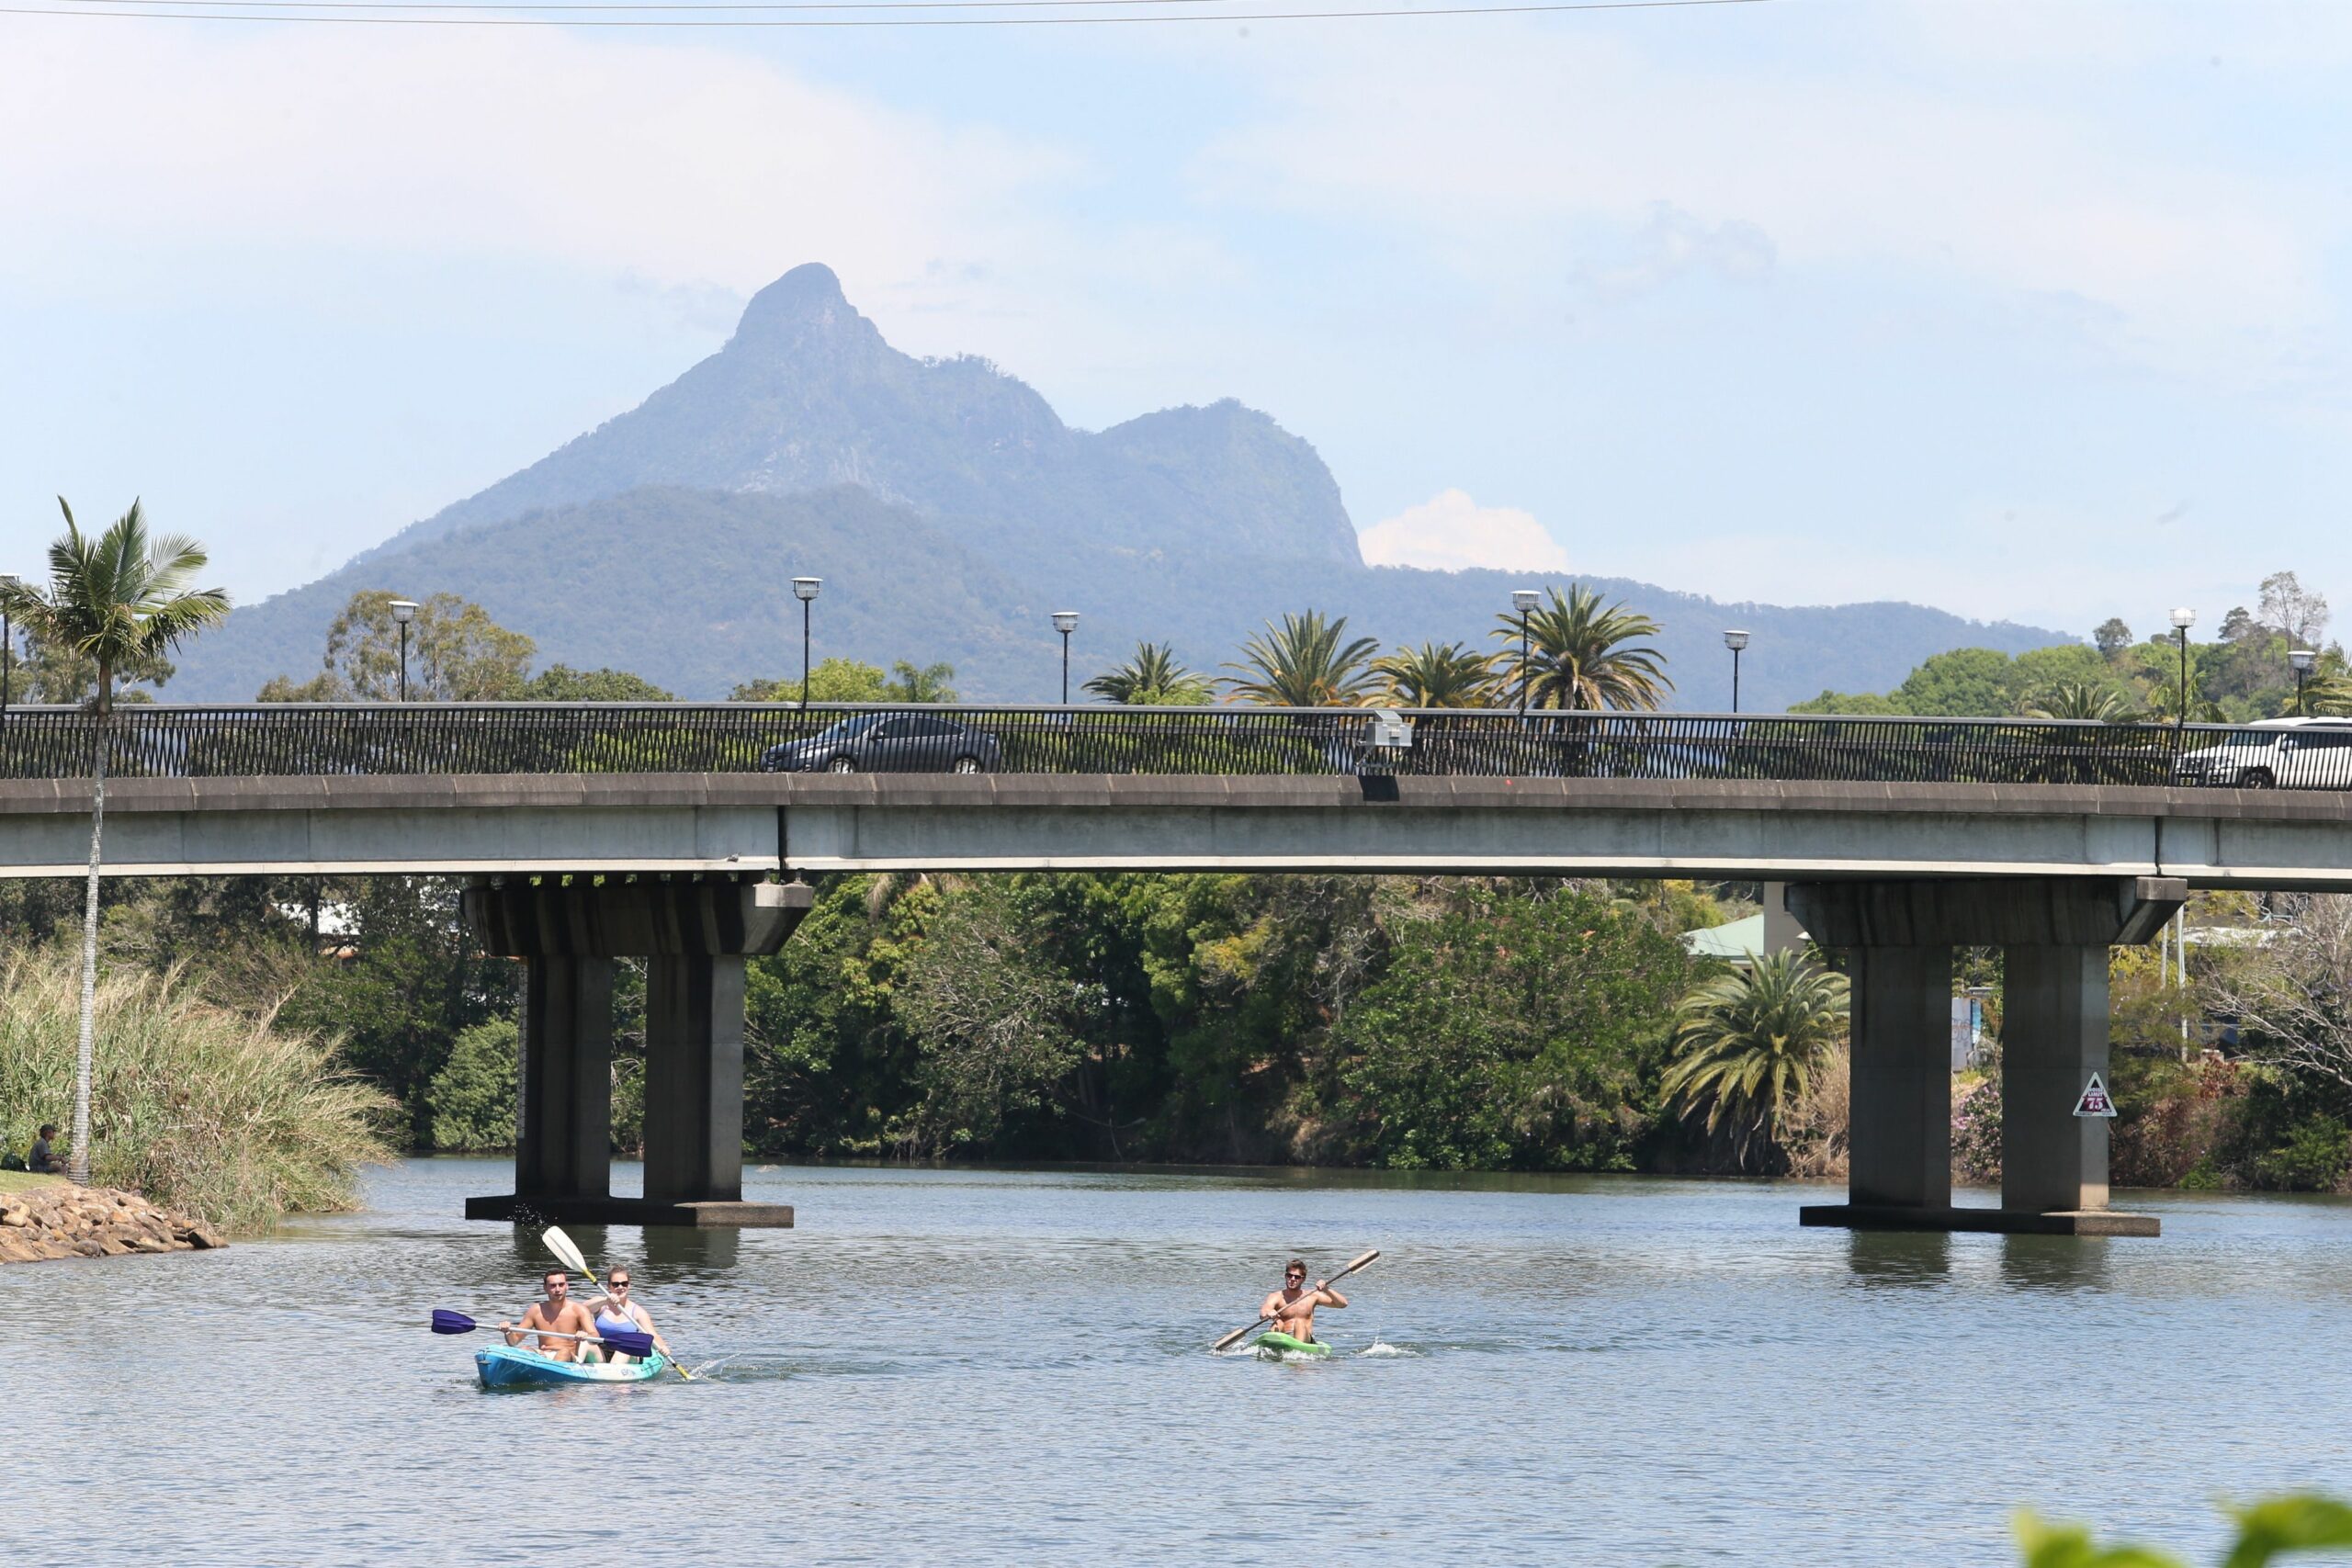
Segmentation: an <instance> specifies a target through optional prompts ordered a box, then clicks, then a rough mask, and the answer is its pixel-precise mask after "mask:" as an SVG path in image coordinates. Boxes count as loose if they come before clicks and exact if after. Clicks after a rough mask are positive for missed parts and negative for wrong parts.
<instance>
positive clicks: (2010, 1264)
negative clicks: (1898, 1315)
mask: <svg viewBox="0 0 2352 1568" xmlns="http://www.w3.org/2000/svg"><path fill="white" fill-rule="evenodd" d="M1987 1239H1989V1240H1993V1241H1995V1242H1996V1244H1997V1246H1998V1247H1999V1252H1998V1254H1997V1259H1998V1261H1997V1264H1996V1268H1997V1277H1998V1279H1999V1281H2000V1283H2001V1285H2002V1286H2003V1287H2004V1288H2005V1289H2008V1290H2013V1291H2036V1292H2045V1293H2049V1292H2077V1291H2103V1290H2106V1289H2108V1288H2109V1284H2110V1283H2111V1280H2110V1279H2109V1269H2110V1265H2111V1262H2112V1256H2111V1254H2110V1253H2109V1246H2110V1242H2109V1238H2108V1237H2106V1236H2074V1235H2003V1236H1998V1237H1993V1238H1987ZM1958 1245H1959V1246H1961V1247H1964V1248H1967V1249H1968V1251H1969V1253H1970V1254H1972V1255H1973V1256H1974V1257H1976V1258H1979V1259H1981V1258H1982V1256H1983V1255H1982V1254H1981V1253H1978V1252H1976V1251H1975V1249H1976V1247H1978V1246H1980V1245H1981V1244H1980V1243H1978V1242H1977V1241H1976V1239H1975V1238H1973V1237H1968V1238H1962V1240H1961V1241H1960V1242H1959V1243H1958ZM1954 1246H1955V1242H1954V1238H1953V1237H1952V1236H1951V1235H1947V1234H1945V1233H1943V1232H1939V1231H1854V1232H1852V1233H1850V1234H1849V1235H1848V1236H1847V1238H1846V1268H1847V1270H1848V1272H1849V1274H1850V1275H1851V1276H1852V1279H1853V1282H1854V1283H1855V1284H1856V1285H1858V1286H1860V1287H1861V1288H1863V1289H1865V1290H1885V1291H1897V1290H1920V1289H1929V1288H1933V1287H1936V1286H1939V1285H1944V1284H1948V1283H1950V1282H1951V1278H1952V1252H1953V1247H1954ZM1981 1269H1982V1263H1981V1261H1980V1262H1979V1263H1978V1264H1977V1266H1976V1269H1972V1270H1971V1272H1972V1273H1973V1274H1975V1275H1976V1276H1977V1277H1979V1278H1981V1277H1982V1276H1981Z"/></svg>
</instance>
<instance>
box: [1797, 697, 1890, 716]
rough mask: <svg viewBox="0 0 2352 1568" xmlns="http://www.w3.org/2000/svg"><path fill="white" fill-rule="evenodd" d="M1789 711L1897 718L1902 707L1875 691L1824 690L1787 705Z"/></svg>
mask: <svg viewBox="0 0 2352 1568" xmlns="http://www.w3.org/2000/svg"><path fill="white" fill-rule="evenodd" d="M1789 711H1790V712H1791V713H1818V714H1843V715H1847V716H1852V717H1858V718H1899V717H1901V716H1903V709H1902V708H1901V707H1899V706H1897V705H1896V704H1895V702H1894V698H1892V697H1888V696H1884V695H1882V694H1879V693H1877V692H1824V693H1822V694H1821V695H1819V696H1817V697H1810V698H1807V699H1806V700H1805V701H1804V702H1801V703H1791V704H1790V705H1789Z"/></svg>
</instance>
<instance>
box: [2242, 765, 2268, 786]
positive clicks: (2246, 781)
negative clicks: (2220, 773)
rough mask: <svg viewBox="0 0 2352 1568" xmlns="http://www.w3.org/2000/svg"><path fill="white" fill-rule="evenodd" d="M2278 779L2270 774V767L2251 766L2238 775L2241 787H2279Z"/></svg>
mask: <svg viewBox="0 0 2352 1568" xmlns="http://www.w3.org/2000/svg"><path fill="white" fill-rule="evenodd" d="M2238 788H2240V789H2277V788H2278V780H2277V779H2274V778H2272V777H2271V776H2270V770H2269V769H2268V768H2251V769H2248V770H2247V771H2246V772H2245V773H2240V774H2239V775H2238Z"/></svg>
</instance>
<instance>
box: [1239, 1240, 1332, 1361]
mask: <svg viewBox="0 0 2352 1568" xmlns="http://www.w3.org/2000/svg"><path fill="white" fill-rule="evenodd" d="M1347 1304H1348V1298H1347V1297H1345V1296H1343V1295H1341V1294H1340V1292H1337V1291H1335V1290H1333V1289H1331V1287H1330V1284H1329V1281H1328V1280H1316V1281H1315V1288H1314V1289H1313V1290H1311V1291H1310V1290H1308V1289H1307V1288H1306V1264H1305V1263H1304V1262H1302V1261H1300V1260H1299V1259H1298V1258H1292V1259H1291V1260H1290V1261H1289V1262H1288V1263H1287V1264H1285V1265H1283V1288H1282V1289H1281V1290H1279V1291H1276V1292H1273V1294H1272V1295H1270V1296H1268V1297H1267V1298H1266V1301H1265V1304H1264V1305H1262V1306H1261V1307H1260V1308H1259V1309H1258V1315H1259V1316H1260V1317H1262V1318H1271V1319H1272V1320H1273V1325H1274V1332H1275V1333H1277V1334H1287V1335H1289V1336H1290V1337H1292V1338H1293V1339H1295V1340H1298V1341H1299V1342H1300V1343H1302V1344H1307V1345H1312V1344H1313V1343H1314V1342H1315V1309H1316V1308H1317V1307H1319V1306H1327V1307H1343V1306H1345V1305H1347Z"/></svg>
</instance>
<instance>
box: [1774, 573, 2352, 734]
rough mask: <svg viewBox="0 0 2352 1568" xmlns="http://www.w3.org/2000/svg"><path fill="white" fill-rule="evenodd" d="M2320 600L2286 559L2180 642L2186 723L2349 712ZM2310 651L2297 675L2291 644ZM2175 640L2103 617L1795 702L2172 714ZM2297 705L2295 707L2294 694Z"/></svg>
mask: <svg viewBox="0 0 2352 1568" xmlns="http://www.w3.org/2000/svg"><path fill="white" fill-rule="evenodd" d="M2327 624H2328V609H2327V601H2326V600H2325V599H2324V597H2322V596H2321V595H2320V594H2318V593H2316V592H2312V591H2311V590H2309V589H2306V588H2304V587H2303V586H2302V584H2301V581H2299V580H2298V579H2297V578H2296V576H2295V574H2294V573H2293V572H2291V571H2279V572H2273V573H2272V574H2271V575H2270V576H2269V577H2267V578H2266V579H2264V580H2263V583H2262V598H2261V601H2260V603H2259V604H2258V605H2257V607H2256V608H2255V609H2253V610H2248V609H2246V608H2245V607H2244V606H2239V607H2238V608H2235V609H2233V610H2231V611H2230V612H2229V613H2228V614H2227V615H2223V616H2222V620H2221V624H2220V626H2219V627H2218V628H2217V631H2216V633H2215V635H2214V637H2212V638H2211V640H2209V641H2197V640H2194V639H2191V640H2190V641H2189V642H2188V646H2187V666H2188V668H2187V671H2186V674H2187V681H2188V691H2187V697H2188V718H2189V721H2190V722H2192V723H2232V724H2239V723H2245V722H2247V721H2249V720H2253V719H2261V718H2277V717H2279V716H2282V715H2290V714H2294V713H2297V712H2298V711H2301V712H2305V713H2309V714H2312V715H2331V714H2345V713H2352V665H2347V663H2346V658H2345V654H2344V649H2343V648H2342V647H2341V646H2340V645H2338V644H2335V643H2331V642H2327V641H2325V640H2324V638H2325V635H2326V631H2327ZM2297 649H2303V650H2306V651H2308V652H2310V653H2311V654H2312V655H2313V659H2312V669H2311V671H2310V672H2309V674H2308V675H2307V676H2305V678H2304V679H2303V680H2302V681H2301V685H2300V697H2299V695H2298V682H2297V680H2296V671H2295V669H2294V665H2293V663H2292V662H2291V660H2290V658H2289V655H2290V653H2292V652H2294V651H2295V650H2297ZM2182 652H2183V650H2182V647H2181V644H2180V642H2179V640H2178V639H2177V637H2176V635H2175V634H2174V633H2172V632H2170V631H2160V632H2157V633H2156V634H2154V636H2151V637H2147V638H2145V639H2144V640H2140V641H2134V640H2133V638H2132V634H2131V627H2130V626H2125V625H2124V624H2123V623H2122V622H2121V621H2119V620H2110V621H2109V622H2107V623H2106V624H2105V625H2103V626H2100V627H2099V628H2098V630H2097V631H2096V632H2095V633H2093V634H2092V640H2091V642H2090V644H2089V645H2088V646H2085V645H2083V644H2080V643H2069V644H2065V645H2064V646H2061V647H2056V648H2041V649H2031V650H2030V651H2027V652H2023V653H2019V654H2018V655H2016V656H2015V657H2011V656H2010V655H2008V654H2007V653H2003V652H1999V651H1996V649H1989V648H1962V649H1952V650H1951V651H1950V652H1948V653H1939V654H1937V655H1935V656H1934V657H1932V658H1930V659H1928V660H1923V661H1922V662H1921V663H1920V664H1919V666H1918V667H1917V669H1915V670H1913V671H1911V673H1910V674H1909V675H1908V676H1906V677H1905V678H1904V681H1903V682H1902V684H1900V685H1898V686H1896V687H1895V688H1894V690H1892V691H1890V692H1886V693H1884V694H1879V693H1871V692H1860V693H1857V692H1836V691H1828V692H1824V693H1822V694H1820V695H1819V696H1817V697H1815V698H1814V699H1813V700H1811V701H1810V702H1803V703H1798V704H1796V705H1793V706H1792V707H1791V708H1790V710H1789V711H1790V712H1792V713H1839V714H1866V715H1867V714H1915V715H1918V716H1924V717H1946V718H1964V717H1978V718H1999V717H2005V716H2008V715H2012V714H2017V715H2025V716H2039V717H2048V718H2091V719H2104V720H2107V721H2108V722H2110V723H2113V722H2117V721H2120V720H2125V719H2131V718H2141V717H2150V718H2177V717H2178V716H2180V713H2181V701H2182V695H2183V693H2182V677H2183V671H2182ZM2299 702H2300V703H2301V707H2300V709H2299V707H2298V703H2299Z"/></svg>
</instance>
